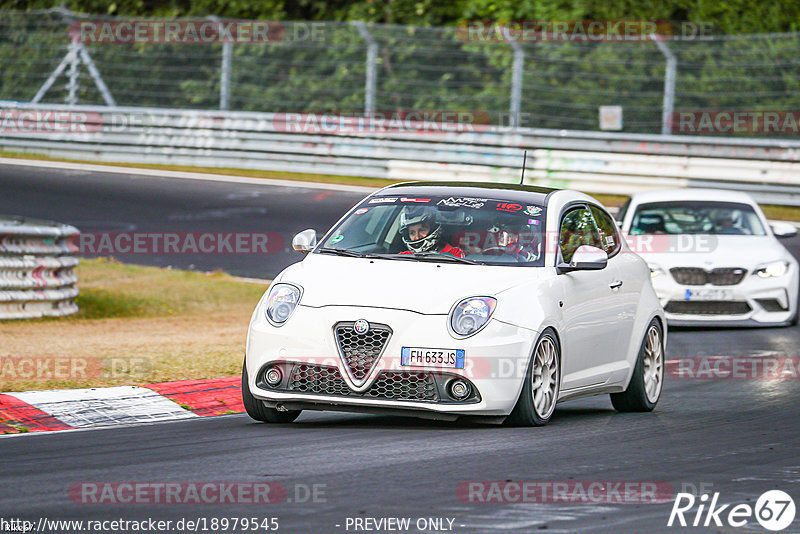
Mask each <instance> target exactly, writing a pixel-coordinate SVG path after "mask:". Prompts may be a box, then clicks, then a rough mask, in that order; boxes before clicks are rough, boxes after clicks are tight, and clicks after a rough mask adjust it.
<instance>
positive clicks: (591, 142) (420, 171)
mask: <svg viewBox="0 0 800 534" xmlns="http://www.w3.org/2000/svg"><path fill="white" fill-rule="evenodd" d="M298 117H299V119H298ZM325 117H328V118H327V119H326V118H325ZM0 119H2V127H1V128H0V149H3V150H9V151H14V152H30V153H39V154H46V155H50V156H53V157H59V158H69V159H83V160H90V161H102V162H120V163H145V164H172V165H187V166H199V167H225V168H239V169H260V170H270V171H278V172H299V173H317V174H332V175H342V176H366V177H373V178H390V179H395V180H420V179H425V180H431V179H434V180H447V181H457V180H464V181H478V180H479V181H497V182H516V181H517V180H518V178H519V171H520V165H521V163H522V151H523V150H528V158H527V170H526V173H525V178H526V183H527V184H535V185H544V186H551V187H559V188H574V189H579V190H582V191H587V192H590V193H616V194H623V195H624V194H630V193H632V192H636V191H642V190H647V189H655V188H664V187H711V188H719V189H733V190H740V191H746V192H748V193H750V194H751V195H752V196H753V197H754V198H755V199H756V200H757V201H759V202H761V203H766V204H781V205H800V140H792V139H754V138H751V139H747V138H724V137H701V136H686V135H649V134H621V133H609V132H582V131H567V130H543V129H529V128H528V129H526V128H517V129H510V128H501V127H490V126H486V125H480V124H469V123H467V124H464V123H459V124H455V123H438V124H437V123H420V122H413V121H407V120H401V121H399V122H395V123H382V124H385V126H384V125H380V126H378V127H373V126H374V125H373V124H372V123H370V122H369V120H367V121H366V122H364V121H359V119H352V118H348V119H346V120H337V119H336V117H335V116H333V115H330V116H326V115H308V114H306V115H301V114H286V113H254V112H223V111H192V110H175V109H151V108H111V107H98V106H72V107H68V106H62V105H55V104H52V105H45V104H37V105H35V106H32V105H29V104H23V103H13V102H0ZM290 119H291V120H290Z"/></svg>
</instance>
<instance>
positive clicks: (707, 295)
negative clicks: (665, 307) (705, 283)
mask: <svg viewBox="0 0 800 534" xmlns="http://www.w3.org/2000/svg"><path fill="white" fill-rule="evenodd" d="M683 300H733V291H732V290H730V289H716V288H704V289H687V290H686V291H685V293H684V296H683Z"/></svg>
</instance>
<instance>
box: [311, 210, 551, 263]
mask: <svg viewBox="0 0 800 534" xmlns="http://www.w3.org/2000/svg"><path fill="white" fill-rule="evenodd" d="M544 212H545V210H544V207H543V206H540V205H534V204H521V203H517V202H511V201H507V200H502V199H487V198H474V197H456V196H453V197H426V198H409V197H402V196H381V197H371V198H368V199H367V200H365V201H364V202H363V203H362V204H361V205H359V206H358V208H357V209H355V210H354V211H352V212H351V213H350V215H349V216H348V217H346V218H345V219H344V220H343V221H342V222H341V223H340V224H339V225H338V226H337V227H336V228H334V229H333V231H332V232H331V233H330V234H329V235H328V238H327V239H326V240H325V241H324V242H323V243H322V244H321V246H320V247H319V248H317V250H316V252H317V253H340V254H342V255H344V254H348V255H355V254H353V253H358V255H370V256H374V255H380V256H379V257H385V258H389V259H398V260H404V259H405V260H421V259H423V258H425V259H431V260H434V261H461V262H464V263H481V264H490V265H527V266H541V265H543V264H544V257H543V256H544V255H543V246H542V236H543V235H544V220H545V213H544Z"/></svg>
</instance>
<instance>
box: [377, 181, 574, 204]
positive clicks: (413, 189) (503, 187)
mask: <svg viewBox="0 0 800 534" xmlns="http://www.w3.org/2000/svg"><path fill="white" fill-rule="evenodd" d="M556 191H561V189H553V188H550V187H538V186H533V185H518V184H503V183H494V182H404V183H400V184H394V185H390V186H388V187H385V188H383V189H381V190H380V191H378V192H377V193H376V194H379V195H386V194H390V195H409V196H440V197H441V196H444V197H448V196H459V195H461V196H468V197H478V198H497V197H498V196H499V197H501V198H500V200H509V201H515V202H527V203H530V204H539V205H544V204H545V203H546V200H547V197H548V195H550V194H551V193H554V192H556ZM498 193H500V194H498Z"/></svg>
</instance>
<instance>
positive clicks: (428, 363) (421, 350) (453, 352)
mask: <svg viewBox="0 0 800 534" xmlns="http://www.w3.org/2000/svg"><path fill="white" fill-rule="evenodd" d="M464 353H465V351H464V349H434V348H430V347H403V349H402V351H401V352H400V365H408V366H411V365H413V366H417V367H437V368H439V369H463V368H464Z"/></svg>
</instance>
